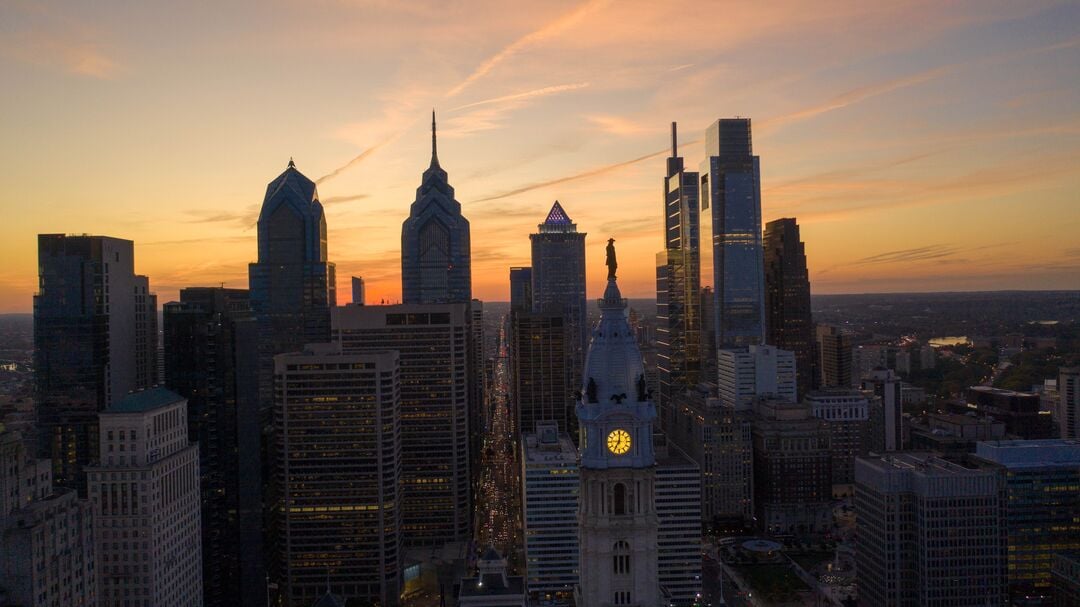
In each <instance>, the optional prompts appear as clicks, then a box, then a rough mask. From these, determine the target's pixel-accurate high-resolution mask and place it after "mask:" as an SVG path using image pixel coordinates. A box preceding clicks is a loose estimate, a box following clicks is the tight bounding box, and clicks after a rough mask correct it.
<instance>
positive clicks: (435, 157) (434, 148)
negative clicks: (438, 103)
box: [431, 108, 439, 167]
mask: <svg viewBox="0 0 1080 607" xmlns="http://www.w3.org/2000/svg"><path fill="white" fill-rule="evenodd" d="M431 166H433V167H437V166H439V148H438V145H436V141H435V108H431Z"/></svg>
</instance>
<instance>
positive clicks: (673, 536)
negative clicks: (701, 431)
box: [654, 434, 701, 606]
mask: <svg viewBox="0 0 1080 607" xmlns="http://www.w3.org/2000/svg"><path fill="white" fill-rule="evenodd" d="M654 442H655V443H656V445H655V450H656V518H657V520H658V525H657V531H656V542H657V554H656V562H657V565H656V567H657V572H658V573H657V577H658V579H659V581H660V587H661V589H662V594H663V596H664V597H665V598H667V600H668V601H669V604H671V605H685V606H688V605H693V604H695V602H696V601H697V599H698V598H699V597H700V596H701V468H700V467H698V465H697V463H696V462H694V461H693V460H692V459H690V457H688V456H687V455H686V454H685V453H683V452H682V451H681V450H680V449H679V448H678V447H677V446H675V445H673V444H671V443H669V442H667V440H666V438H665V437H664V436H663V435H662V434H655V435H654Z"/></svg>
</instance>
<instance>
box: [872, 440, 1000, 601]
mask: <svg viewBox="0 0 1080 607" xmlns="http://www.w3.org/2000/svg"><path fill="white" fill-rule="evenodd" d="M1004 500H1005V487H1004V478H1003V477H1002V476H1001V475H1000V474H999V473H998V471H997V470H995V469H994V467H993V466H991V465H989V464H978V463H973V462H964V461H961V460H956V461H953V460H947V459H944V458H942V457H938V456H936V455H932V454H926V453H904V454H896V455H889V456H886V457H883V458H873V459H862V458H860V459H858V460H856V461H855V514H856V516H857V529H858V534H857V536H856V548H855V550H856V555H857V558H858V560H859V601H860V603H865V604H867V605H880V606H881V607H900V606H905V605H919V606H921V607H954V606H969V607H983V606H985V605H1003V604H1005V582H1006V579H1007V578H1006V571H1007V568H1006V549H1005V548H1006V543H1005V537H1006V535H1005V532H1006V526H1005V520H1004V513H1005V504H1004Z"/></svg>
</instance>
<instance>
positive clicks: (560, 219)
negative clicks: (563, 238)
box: [537, 200, 577, 233]
mask: <svg viewBox="0 0 1080 607" xmlns="http://www.w3.org/2000/svg"><path fill="white" fill-rule="evenodd" d="M537 228H539V229H540V232H541V233H544V232H576V231H577V224H576V223H574V221H573V220H572V219H570V216H569V215H567V214H566V210H564V209H563V208H562V205H561V204H559V201H558V200H556V201H555V204H553V205H551V210H550V211H548V214H547V218H546V219H544V223H542V224H540V225H538V226H537Z"/></svg>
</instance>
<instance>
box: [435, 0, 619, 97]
mask: <svg viewBox="0 0 1080 607" xmlns="http://www.w3.org/2000/svg"><path fill="white" fill-rule="evenodd" d="M608 1H609V0H589V1H588V2H585V3H583V4H581V5H580V6H578V7H577V8H576V9H574V10H572V11H570V12H569V13H567V14H565V15H563V16H562V17H559V18H558V19H556V20H554V21H552V22H551V23H548V24H547V25H545V26H544V27H541V28H540V29H537V30H533V31H531V32H529V33H528V34H525V35H524V36H522V37H521V38H518V39H517V40H515V41H513V42H511V43H510V44H509V45H508V46H506V47H505V48H503V49H502V50H501V51H499V52H497V53H495V54H494V55H492V56H491V57H488V58H487V60H485V61H484V62H483V63H481V64H480V66H479V67H477V68H476V69H475V70H473V73H471V74H469V77H468V78H466V79H465V80H463V81H461V83H460V84H458V85H457V86H455V87H454V88H452V89H450V90H449V91H447V93H446V97H447V98H449V97H454V96H455V95H457V94H458V93H460V92H461V91H463V90H465V89H466V88H467V87H468V86H469V85H471V84H472V83H474V82H476V81H477V80H479V79H481V78H483V77H484V76H486V75H487V73H488V72H490V71H491V70H492V69H494V68H495V66H496V65H498V64H500V63H502V62H503V60H505V59H506V58H507V57H510V56H511V55H514V54H516V53H518V52H519V51H521V50H522V49H524V48H526V47H528V46H529V45H532V44H534V43H536V42H540V41H541V40H544V39H546V38H550V37H551V36H554V35H556V34H558V33H560V32H562V31H563V30H565V29H567V28H569V27H571V26H573V25H576V24H577V23H578V22H579V21H581V20H582V19H583V18H584V17H585V16H586V15H588V14H589V13H591V12H593V11H595V10H596V9H598V8H600V7H602V6H603V5H605V4H607V3H608Z"/></svg>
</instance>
